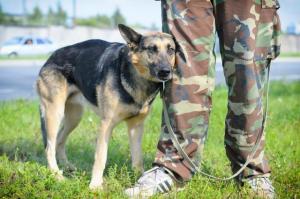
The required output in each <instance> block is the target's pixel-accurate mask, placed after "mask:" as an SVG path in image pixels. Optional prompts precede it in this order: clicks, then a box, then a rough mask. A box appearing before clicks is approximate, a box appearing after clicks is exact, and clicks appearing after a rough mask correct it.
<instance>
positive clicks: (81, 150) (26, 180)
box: [0, 82, 300, 199]
mask: <svg viewBox="0 0 300 199" xmlns="http://www.w3.org/2000/svg"><path fill="white" fill-rule="evenodd" d="M226 97H227V90H226V88H224V87H217V88H216V91H215V92H214V94H213V110H212V115H211V118H210V127H209V134H208V139H207V144H206V147H205V152H204V157H203V161H202V169H204V170H205V171H207V172H209V173H212V174H215V175H218V176H229V175H230V174H231V173H230V165H229V161H228V160H227V158H226V155H225V151H224V144H223V136H224V118H225V115H226V105H227V101H226ZM299 99H300V82H294V83H280V82H273V83H272V84H271V87H270V101H269V113H268V121H267V128H266V132H267V135H266V154H267V156H268V157H269V162H270V165H271V168H272V180H273V182H274V186H275V188H276V191H277V195H278V198H299V197H300V175H299V173H300V145H299V133H300V130H299V126H300V109H299V107H300V101H299ZM161 107H162V105H161V101H160V99H159V98H157V99H156V101H155V102H154V106H153V110H152V112H151V114H150V116H149V117H148V118H147V120H146V123H145V134H144V137H143V151H144V160H145V169H149V168H151V164H152V161H153V158H154V156H155V152H156V144H157V141H158V138H159V131H160V123H161V113H162V112H161ZM0 118H1V119H0V198H126V197H125V196H124V194H123V190H124V189H125V188H126V187H128V186H130V185H132V184H133V183H134V182H135V181H136V179H137V178H138V176H137V175H136V174H135V173H134V172H133V171H132V170H131V169H130V167H131V163H130V151H129V144H128V136H127V130H126V126H125V124H123V123H122V124H120V125H119V126H117V128H116V129H115V130H114V133H113V135H112V138H111V140H110V144H109V151H108V162H107V167H106V170H105V173H104V177H105V187H104V190H103V191H101V192H97V193H92V192H90V191H89V189H88V183H89V180H90V177H91V176H90V175H91V168H92V164H93V157H94V154H93V153H94V150H95V140H96V135H97V132H98V124H99V118H98V117H97V116H95V114H94V113H92V111H90V110H87V111H86V112H85V115H84V118H83V120H82V121H81V123H80V125H79V127H78V128H77V129H76V130H75V131H74V132H73V133H72V135H71V136H70V139H69V141H68V143H67V153H68V157H69V159H70V161H71V162H72V163H74V164H75V165H76V166H77V168H78V170H77V171H76V172H74V173H65V176H68V178H67V180H65V181H63V182H57V181H56V180H55V179H54V177H53V176H52V174H51V173H50V172H49V170H48V169H47V168H46V160H45V155H44V148H43V145H42V138H41V133H40V126H39V125H40V124H39V113H38V102H37V101H27V100H17V101H11V102H0ZM166 197H167V198H182V199H185V198H195V199H198V198H208V199H210V198H211V199H215V198H251V197H250V196H249V195H248V192H247V189H245V188H241V189H240V190H239V189H238V188H237V187H236V185H235V183H234V182H233V181H230V182H220V181H211V180H209V179H207V178H206V177H203V176H201V175H196V176H194V178H193V179H192V180H191V181H190V182H189V183H188V184H187V185H186V186H185V189H184V190H183V191H180V192H175V191H173V192H171V193H170V194H167V195H157V196H154V197H153V198H166Z"/></svg>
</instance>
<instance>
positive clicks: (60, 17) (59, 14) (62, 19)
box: [55, 2, 67, 25]
mask: <svg viewBox="0 0 300 199" xmlns="http://www.w3.org/2000/svg"><path fill="white" fill-rule="evenodd" d="M66 20H67V13H66V11H64V10H63V9H62V7H61V4H60V3H59V2H58V3H57V11H56V14H55V24H56V25H65V23H66Z"/></svg>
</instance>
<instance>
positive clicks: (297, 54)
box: [279, 52, 300, 57]
mask: <svg viewBox="0 0 300 199" xmlns="http://www.w3.org/2000/svg"><path fill="white" fill-rule="evenodd" d="M279 57H300V52H281V53H280V56H279Z"/></svg>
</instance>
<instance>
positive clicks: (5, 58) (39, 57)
mask: <svg viewBox="0 0 300 199" xmlns="http://www.w3.org/2000/svg"><path fill="white" fill-rule="evenodd" d="M49 56H50V55H27V56H25V55H22V56H16V57H8V56H3V55H2V56H0V61H10V60H12V61H19V60H46V59H48V57H49Z"/></svg>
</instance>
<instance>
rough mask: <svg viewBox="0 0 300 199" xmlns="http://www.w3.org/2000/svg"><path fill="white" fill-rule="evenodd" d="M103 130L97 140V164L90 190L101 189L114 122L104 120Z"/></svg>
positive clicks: (94, 167) (94, 168) (95, 164)
mask: <svg viewBox="0 0 300 199" xmlns="http://www.w3.org/2000/svg"><path fill="white" fill-rule="evenodd" d="M101 123H102V125H101V130H100V131H99V135H98V138H97V144H96V152H95V162H94V166H93V171H92V180H91V183H90V185H89V187H90V189H101V188H102V183H103V171H104V168H105V163H106V159H107V149H108V142H109V138H110V136H111V132H112V128H113V124H112V121H108V120H102V122H101Z"/></svg>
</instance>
